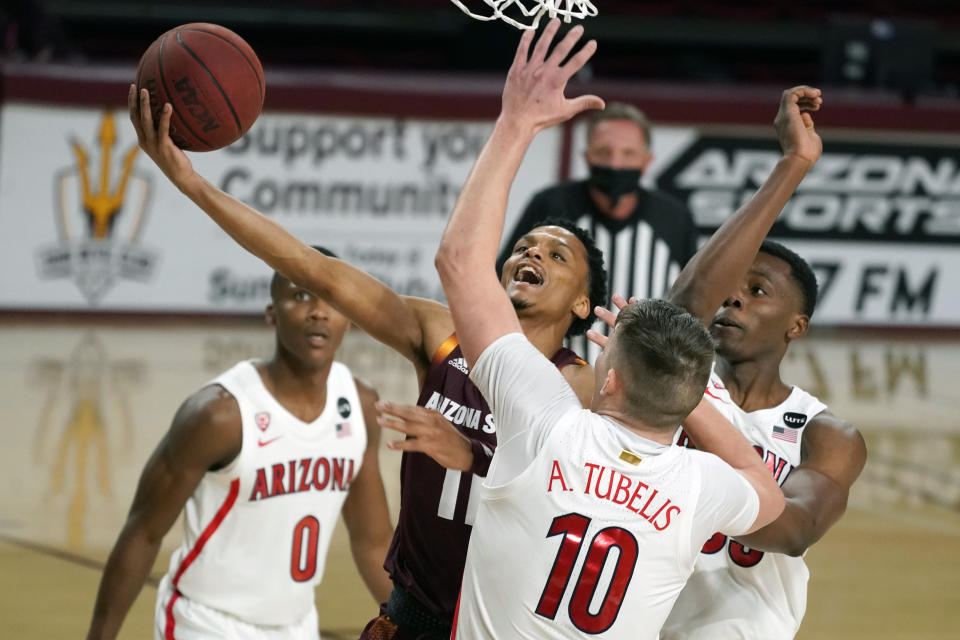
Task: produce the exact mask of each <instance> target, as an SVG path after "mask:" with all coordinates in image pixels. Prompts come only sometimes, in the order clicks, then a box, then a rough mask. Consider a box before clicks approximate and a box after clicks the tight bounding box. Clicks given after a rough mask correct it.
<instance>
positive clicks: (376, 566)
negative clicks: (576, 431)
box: [343, 380, 393, 604]
mask: <svg viewBox="0 0 960 640" xmlns="http://www.w3.org/2000/svg"><path fill="white" fill-rule="evenodd" d="M357 392H358V393H359V395H360V406H361V407H362V409H363V422H364V424H365V425H366V428H367V449H366V451H365V452H364V454H363V464H362V465H361V466H360V472H359V473H358V474H357V477H356V478H355V479H354V481H353V483H352V484H351V485H350V492H349V493H348V494H347V499H346V500H345V501H344V503H343V521H344V523H345V524H346V525H347V531H348V532H349V534H350V551H351V552H352V553H353V561H354V563H355V564H356V565H357V571H359V572H360V577H361V578H363V582H364V584H366V585H367V589H368V590H369V591H370V595H372V596H373V598H374V600H376V601H377V603H378V604H379V603H381V602H386V601H387V599H388V598H389V597H390V591H391V590H392V589H393V583H392V582H390V576H389V575H387V572H386V570H385V569H384V568H383V561H384V559H385V558H386V557H387V551H388V550H389V549H390V541H391V540H392V539H393V526H392V525H391V524H390V512H389V510H388V509H387V494H386V491H384V488H383V479H382V477H381V476H380V462H379V454H380V427H379V426H378V425H377V410H376V408H375V404H376V402H377V398H378V396H377V392H376V391H375V390H374V389H373V388H372V387H370V386H368V385H366V384H364V383H362V382H360V381H359V380H358V381H357Z"/></svg>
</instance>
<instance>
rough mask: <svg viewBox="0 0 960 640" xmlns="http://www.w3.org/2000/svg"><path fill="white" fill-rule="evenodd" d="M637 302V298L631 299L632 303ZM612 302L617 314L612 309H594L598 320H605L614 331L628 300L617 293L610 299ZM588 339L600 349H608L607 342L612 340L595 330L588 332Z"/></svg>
mask: <svg viewBox="0 0 960 640" xmlns="http://www.w3.org/2000/svg"><path fill="white" fill-rule="evenodd" d="M636 301H637V298H636V297H631V298H630V302H636ZM610 302H612V303H613V306H615V307H616V308H617V312H616V313H614V312H613V311H611V310H610V309H607V308H605V307H594V308H593V313H594V314H595V315H596V316H597V317H598V318H600V319H601V320H603V321H604V322H606V323H607V326H608V327H610V328H611V329H612V328H613V326H614V325H615V324H617V315H618V314H619V313H620V310H621V309H623V308H624V307H625V306H627V299H626V298H624V297H623V296H622V295H620V294H619V293H615V294H613V297H611V298H610ZM587 339H588V340H590V342H592V343H594V344H595V345H597V346H598V347H600V348H601V349H606V348H607V341H608V340H609V339H610V338H609V336H605V335H603V334H602V333H600V332H599V331H594V330H593V329H589V330H588V331H587Z"/></svg>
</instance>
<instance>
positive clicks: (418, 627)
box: [359, 585, 450, 640]
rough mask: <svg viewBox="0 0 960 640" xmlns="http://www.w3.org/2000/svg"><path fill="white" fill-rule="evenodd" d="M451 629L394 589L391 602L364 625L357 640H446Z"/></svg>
mask: <svg viewBox="0 0 960 640" xmlns="http://www.w3.org/2000/svg"><path fill="white" fill-rule="evenodd" d="M449 638H450V628H449V626H447V625H446V624H445V623H444V622H443V621H442V620H439V619H437V618H436V617H434V616H433V615H432V614H430V613H429V612H427V611H425V610H424V609H423V607H422V605H421V604H420V603H419V602H417V601H416V600H415V599H414V598H413V597H412V596H411V595H410V594H408V593H407V592H406V591H404V590H403V589H401V588H400V587H398V586H396V585H394V587H393V593H391V594H390V601H389V602H387V603H385V604H382V605H380V615H379V616H377V617H376V618H374V619H373V620H371V621H370V622H368V623H367V626H366V627H364V628H363V632H362V633H361V634H360V638H359V640H449Z"/></svg>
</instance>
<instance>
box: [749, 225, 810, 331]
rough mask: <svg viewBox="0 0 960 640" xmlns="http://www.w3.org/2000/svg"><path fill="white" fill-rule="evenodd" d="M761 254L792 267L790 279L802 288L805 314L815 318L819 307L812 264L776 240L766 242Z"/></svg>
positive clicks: (761, 247)
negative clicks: (814, 312) (814, 313)
mask: <svg viewBox="0 0 960 640" xmlns="http://www.w3.org/2000/svg"><path fill="white" fill-rule="evenodd" d="M760 253H766V254H767V255H771V256H773V257H774V258H779V259H780V260H783V261H784V262H786V263H787V264H788V265H790V277H792V278H793V280H794V282H796V283H797V285H798V286H799V287H800V297H801V298H802V301H803V314H804V315H805V316H807V317H808V318H812V317H813V310H814V309H815V308H816V306H817V292H818V289H819V287H818V286H817V276H816V274H815V273H814V272H813V269H811V268H810V263H808V262H807V261H806V260H804V259H803V258H801V257H800V256H799V255H797V253H796V252H794V251H792V250H790V249H788V248H787V247H785V246H783V245H782V244H780V243H779V242H776V241H774V240H764V241H763V244H761V245H760Z"/></svg>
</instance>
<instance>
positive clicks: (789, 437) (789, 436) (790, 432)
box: [773, 427, 797, 442]
mask: <svg viewBox="0 0 960 640" xmlns="http://www.w3.org/2000/svg"><path fill="white" fill-rule="evenodd" d="M773 437H774V438H776V439H777V440H785V441H786V442H796V441H797V430H796V429H787V428H786V427H774V428H773Z"/></svg>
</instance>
